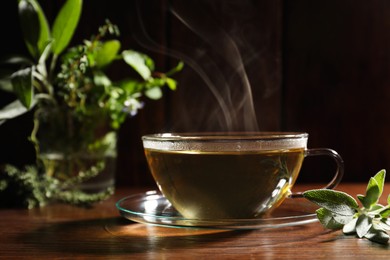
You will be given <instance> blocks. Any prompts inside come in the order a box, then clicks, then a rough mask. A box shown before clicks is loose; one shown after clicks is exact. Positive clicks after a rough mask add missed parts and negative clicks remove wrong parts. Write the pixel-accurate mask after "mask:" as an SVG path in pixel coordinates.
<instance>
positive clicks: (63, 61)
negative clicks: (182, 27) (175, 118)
mask: <svg viewBox="0 0 390 260" xmlns="http://www.w3.org/2000/svg"><path fill="white" fill-rule="evenodd" d="M18 8H19V15H20V20H21V26H22V32H23V35H24V40H25V43H26V46H27V48H28V50H29V52H30V54H31V56H32V58H33V60H30V59H29V58H24V57H19V56H15V57H12V58H10V59H8V60H6V61H5V64H8V65H13V66H15V65H18V66H19V67H20V69H19V70H17V71H11V72H10V73H2V74H1V75H0V76H2V77H3V78H1V79H0V88H1V89H3V90H7V91H10V90H11V91H13V92H14V93H15V94H16V97H17V98H18V100H19V101H20V102H13V103H11V104H10V105H6V106H5V107H3V108H2V109H0V122H4V121H5V120H8V119H11V118H14V117H16V116H19V115H21V114H23V113H25V112H28V111H29V110H31V109H35V107H36V106H39V107H44V109H51V107H53V106H57V107H61V109H64V108H65V109H71V110H74V111H77V113H79V116H81V117H82V116H85V117H87V116H88V111H92V110H96V109H101V110H104V111H106V113H107V115H108V117H109V120H111V126H112V127H113V128H114V129H117V128H119V127H120V125H121V124H122V123H123V121H124V120H125V119H126V117H127V115H132V116H133V115H135V114H137V111H138V110H139V109H140V108H142V107H143V101H142V98H143V96H146V97H148V98H150V99H153V100H156V99H160V98H161V97H162V96H163V91H162V90H161V88H162V87H164V86H167V87H168V88H169V89H171V90H175V89H176V85H177V82H176V81H175V80H174V79H173V78H171V76H172V75H173V74H174V73H176V72H178V71H180V70H181V69H182V67H183V64H182V63H179V64H178V65H177V66H176V67H174V68H173V69H171V70H170V71H169V72H167V73H161V72H157V71H155V65H154V61H153V60H152V59H151V58H150V57H149V56H147V55H146V54H143V53H140V52H137V51H135V50H131V49H130V50H121V47H122V45H121V43H120V41H119V40H118V39H115V38H116V37H118V36H119V29H118V28H117V26H115V25H114V24H112V23H111V22H109V21H106V24H104V25H103V26H102V27H100V28H99V31H98V33H97V34H96V35H93V36H92V37H91V38H90V39H88V40H85V41H84V42H83V43H82V44H80V45H77V46H73V47H71V48H68V44H69V42H70V40H71V39H72V36H73V34H74V32H75V30H76V28H77V24H78V22H79V19H80V16H81V11H82V0H67V1H65V3H64V5H63V6H62V8H61V9H60V11H59V13H58V15H57V16H56V17H55V20H54V23H53V25H52V27H51V29H50V25H49V24H48V22H47V19H46V17H45V14H44V12H43V10H42V8H41V7H40V5H39V3H38V1H37V0H19V3H18ZM121 61H122V63H123V65H128V66H129V67H130V70H131V71H133V72H135V73H136V74H138V76H136V77H132V78H124V79H121V80H119V81H112V80H111V79H110V78H109V76H108V75H107V74H106V69H107V68H108V67H110V65H112V64H113V63H114V62H121ZM3 71H9V70H3ZM129 72H130V71H129ZM129 74H130V73H129ZM133 74H134V73H133Z"/></svg>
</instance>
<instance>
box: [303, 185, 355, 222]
mask: <svg viewBox="0 0 390 260" xmlns="http://www.w3.org/2000/svg"><path fill="white" fill-rule="evenodd" d="M303 196H304V197H305V198H306V199H308V200H310V201H312V202H313V203H316V204H317V205H319V206H321V207H324V208H326V209H327V210H329V211H331V212H334V213H337V214H340V215H344V216H352V215H354V214H355V213H356V210H357V209H358V208H359V205H358V204H357V202H356V200H355V199H354V198H352V197H351V196H350V195H348V194H347V193H344V192H341V191H334V190H328V189H319V190H309V191H306V192H304V193H303Z"/></svg>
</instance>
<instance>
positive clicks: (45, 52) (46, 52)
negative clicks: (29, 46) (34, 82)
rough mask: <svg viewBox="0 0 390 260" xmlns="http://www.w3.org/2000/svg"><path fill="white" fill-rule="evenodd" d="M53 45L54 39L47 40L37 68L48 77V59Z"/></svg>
mask: <svg viewBox="0 0 390 260" xmlns="http://www.w3.org/2000/svg"><path fill="white" fill-rule="evenodd" d="M52 45H53V42H52V41H49V42H47V44H46V47H45V49H44V50H43V52H42V54H41V56H40V57H39V60H38V65H37V70H38V71H39V73H41V74H42V75H44V76H45V77H47V70H46V60H47V58H48V56H49V54H50V52H51V47H52Z"/></svg>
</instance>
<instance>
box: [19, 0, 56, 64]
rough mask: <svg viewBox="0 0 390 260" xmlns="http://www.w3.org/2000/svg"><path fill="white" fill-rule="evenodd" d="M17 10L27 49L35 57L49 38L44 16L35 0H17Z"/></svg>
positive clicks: (48, 29) (47, 25) (39, 53)
mask: <svg viewBox="0 0 390 260" xmlns="http://www.w3.org/2000/svg"><path fill="white" fill-rule="evenodd" d="M18 11H19V19H20V25H21V27H22V32H23V37H24V41H25V43H26V46H27V49H28V51H29V52H30V54H31V55H32V56H33V57H34V58H36V59H37V58H38V57H39V56H40V55H41V53H42V52H43V50H44V49H45V45H46V43H47V42H48V41H49V39H50V28H49V24H48V22H47V19H46V16H45V14H44V13H43V11H42V8H41V6H40V5H39V3H38V1H36V0H19V4H18Z"/></svg>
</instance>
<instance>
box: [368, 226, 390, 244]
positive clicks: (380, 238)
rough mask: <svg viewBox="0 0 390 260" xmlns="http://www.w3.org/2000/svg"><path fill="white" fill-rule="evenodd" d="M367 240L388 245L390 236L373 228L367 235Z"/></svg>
mask: <svg viewBox="0 0 390 260" xmlns="http://www.w3.org/2000/svg"><path fill="white" fill-rule="evenodd" d="M364 237H365V238H367V239H369V240H371V241H373V242H376V243H380V244H387V242H388V241H389V235H388V234H387V233H386V232H385V231H383V230H377V229H374V228H371V229H370V230H369V231H368V232H367V233H366V234H365V235H364Z"/></svg>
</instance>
